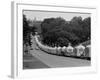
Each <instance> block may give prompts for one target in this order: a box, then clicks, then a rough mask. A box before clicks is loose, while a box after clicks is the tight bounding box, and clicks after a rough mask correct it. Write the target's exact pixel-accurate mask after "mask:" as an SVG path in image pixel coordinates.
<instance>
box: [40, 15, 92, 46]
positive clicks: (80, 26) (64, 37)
mask: <svg viewBox="0 0 100 80" xmlns="http://www.w3.org/2000/svg"><path fill="white" fill-rule="evenodd" d="M90 29H91V18H90V17H88V18H85V19H83V20H82V17H80V16H79V17H73V18H72V19H71V20H70V21H66V20H64V19H63V18H61V17H58V18H47V19H44V21H43V22H42V23H41V32H42V37H43V43H44V44H48V45H51V46H52V44H55V45H57V46H67V45H68V43H69V42H70V43H71V44H72V45H73V46H75V45H77V44H79V43H82V42H84V41H87V40H88V39H90V38H91V37H90V34H91V31H90Z"/></svg>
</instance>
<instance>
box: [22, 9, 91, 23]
mask: <svg viewBox="0 0 100 80" xmlns="http://www.w3.org/2000/svg"><path fill="white" fill-rule="evenodd" d="M23 14H24V15H26V18H27V19H31V20H34V18H36V20H39V21H43V20H44V18H51V17H52V18H56V17H62V18H64V19H65V20H66V21H70V20H71V19H72V18H73V17H75V16H77V17H78V16H81V17H82V19H84V18H87V17H90V16H91V14H89V13H75V12H73V13H72V12H50V11H28V10H24V11H23Z"/></svg>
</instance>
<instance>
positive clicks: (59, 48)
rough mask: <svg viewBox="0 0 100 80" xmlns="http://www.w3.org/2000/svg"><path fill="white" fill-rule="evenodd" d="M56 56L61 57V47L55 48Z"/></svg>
mask: <svg viewBox="0 0 100 80" xmlns="http://www.w3.org/2000/svg"><path fill="white" fill-rule="evenodd" d="M57 54H58V55H61V47H60V46H59V47H58V48H57Z"/></svg>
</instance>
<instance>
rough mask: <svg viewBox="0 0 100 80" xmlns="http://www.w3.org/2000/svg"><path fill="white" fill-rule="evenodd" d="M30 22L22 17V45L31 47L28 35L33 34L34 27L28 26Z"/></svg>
mask: <svg viewBox="0 0 100 80" xmlns="http://www.w3.org/2000/svg"><path fill="white" fill-rule="evenodd" d="M30 23H32V21H31V20H28V19H27V18H26V16H25V15H23V44H25V45H29V46H30V45H31V36H30V34H33V35H34V34H35V30H36V27H35V26H34V25H30Z"/></svg>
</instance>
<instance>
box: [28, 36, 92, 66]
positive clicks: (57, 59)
mask: <svg viewBox="0 0 100 80" xmlns="http://www.w3.org/2000/svg"><path fill="white" fill-rule="evenodd" d="M32 43H33V44H32V48H33V50H30V52H31V54H32V55H33V56H34V57H36V58H37V59H39V60H40V61H41V62H43V63H44V64H46V65H48V66H49V67H52V68H56V67H80V66H90V65H91V61H88V60H82V59H75V58H70V57H63V56H56V55H51V54H47V53H45V52H44V51H41V50H40V49H37V48H38V47H37V46H36V43H35V40H34V37H32Z"/></svg>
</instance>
